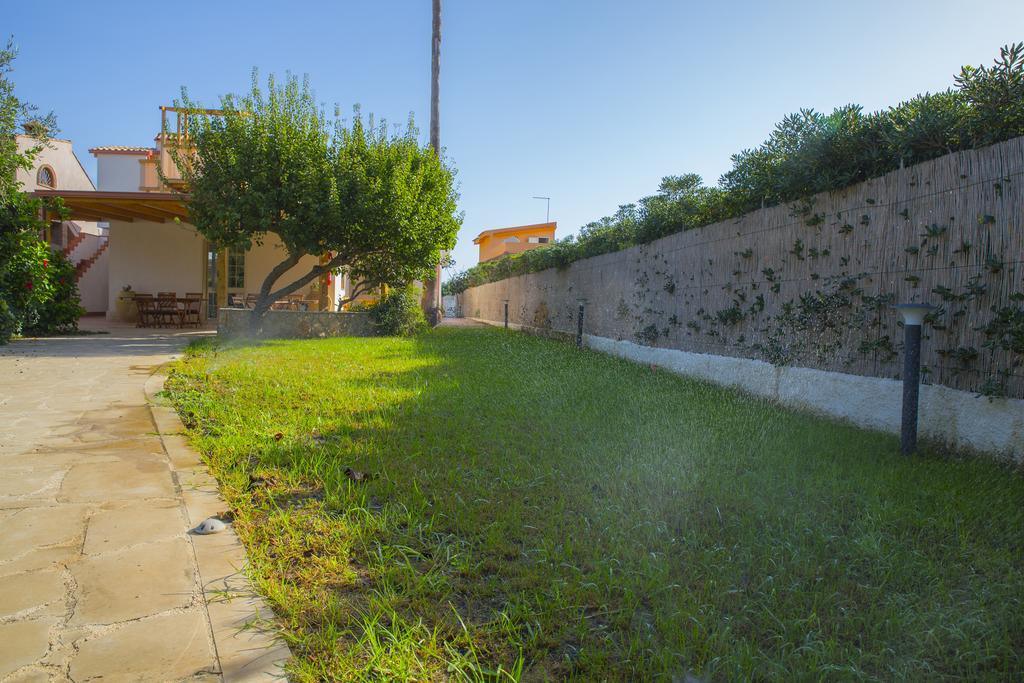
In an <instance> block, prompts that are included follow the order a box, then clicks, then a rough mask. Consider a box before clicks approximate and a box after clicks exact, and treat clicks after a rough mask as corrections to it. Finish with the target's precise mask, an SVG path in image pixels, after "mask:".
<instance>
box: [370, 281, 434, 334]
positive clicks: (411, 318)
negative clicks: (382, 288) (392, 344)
mask: <svg viewBox="0 0 1024 683" xmlns="http://www.w3.org/2000/svg"><path fill="white" fill-rule="evenodd" d="M370 312H371V313H372V314H373V320H374V325H375V327H376V329H377V332H378V333H379V334H383V335H393V336H399V337H407V336H409V335H412V334H416V333H417V332H422V331H423V330H425V329H426V328H427V318H426V316H425V315H424V314H423V308H422V307H421V306H420V301H419V288H417V287H414V286H412V285H407V286H405V287H396V288H394V289H392V290H390V291H389V292H388V294H387V295H386V296H385V297H384V298H383V299H381V300H380V301H379V302H378V303H376V304H374V305H373V307H372V308H371V309H370Z"/></svg>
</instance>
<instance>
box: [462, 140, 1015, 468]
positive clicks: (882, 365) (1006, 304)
mask: <svg viewBox="0 0 1024 683" xmlns="http://www.w3.org/2000/svg"><path fill="white" fill-rule="evenodd" d="M580 299H583V300H585V311H586V312H585V316H584V333H585V334H586V335H587V338H588V339H589V340H590V341H591V342H592V344H591V345H592V346H598V347H601V348H604V349H605V350H612V349H619V350H622V349H624V348H626V346H622V348H619V347H620V346H621V344H619V343H620V342H621V343H622V344H626V345H627V346H628V347H629V354H626V355H627V356H630V357H631V356H635V357H637V358H641V357H642V358H646V356H647V355H649V354H648V351H656V350H666V351H675V352H681V353H685V354H687V358H689V360H687V362H685V363H683V362H681V361H679V359H678V358H677V359H674V360H672V361H671V362H668V365H669V366H672V365H675V366H677V367H676V369H679V370H680V371H681V372H684V373H686V374H694V373H691V372H688V371H687V370H685V368H686V367H690V366H692V363H691V362H690V361H692V358H690V357H691V356H695V355H700V356H703V357H705V358H709V362H710V363H711V365H710V366H709V367H718V366H721V367H724V366H726V365H728V366H729V367H733V366H737V367H740V368H741V369H739V370H736V368H733V371H736V372H738V373H739V375H740V376H741V381H739V382H738V383H737V385H738V386H742V387H743V388H746V389H749V390H751V391H755V393H764V392H759V391H757V390H756V387H754V386H753V385H754V384H755V382H754V380H753V379H751V377H754V378H756V377H760V376H761V375H763V374H764V373H763V372H762V371H761V370H760V369H759V368H761V366H763V365H766V366H768V367H772V366H774V367H783V368H791V369H810V370H817V371H821V372H822V373H828V382H826V384H825V385H824V386H828V387H831V388H832V389H834V390H835V391H834V392H826V393H825V394H822V393H821V392H817V393H815V397H816V400H818V401H820V402H821V405H818V406H817V407H818V409H819V410H820V411H821V412H824V413H826V414H831V415H837V416H841V417H846V418H849V419H853V420H854V421H855V422H859V423H861V424H865V425H866V426H878V427H879V428H886V429H887V428H888V426H889V425H890V421H887V420H880V419H879V418H878V417H877V415H875V414H874V412H877V411H871V410H867V409H868V407H869V404H870V403H871V400H872V399H871V393H872V392H879V391H882V392H883V393H884V392H887V391H888V389H884V388H883V386H882V385H880V384H877V383H873V382H867V383H864V382H861V383H859V384H858V383H857V382H856V381H854V380H857V379H861V378H875V379H883V380H888V381H889V382H891V381H892V380H896V379H899V376H900V372H901V358H902V340H903V329H902V323H900V322H899V321H898V315H897V314H896V312H895V311H894V310H893V308H892V304H895V303H901V302H912V301H913V302H922V301H923V302H928V303H932V304H935V305H936V306H937V307H938V308H937V309H936V310H935V312H934V313H933V314H932V315H931V316H929V318H928V319H927V321H926V324H925V327H924V329H923V349H922V365H923V377H924V382H925V383H926V384H927V385H941V386H942V387H945V388H948V389H953V390H957V391H955V392H953V394H950V395H947V394H945V393H944V394H943V396H944V397H945V398H944V401H946V402H948V400H952V401H954V403H958V405H960V406H961V407H963V408H964V411H966V412H957V411H953V412H950V411H949V410H945V409H944V410H943V411H942V412H943V413H944V414H945V417H942V418H940V417H936V418H935V420H936V423H935V425H934V429H931V431H930V432H929V428H927V427H925V428H923V432H924V433H925V434H926V435H929V434H930V435H931V436H934V437H935V438H941V439H942V440H944V441H948V442H950V443H953V444H957V445H967V446H971V447H977V448H980V449H983V450H998V451H1001V452H1011V453H1014V454H1018V455H1024V401H1021V400H1019V399H1022V398H1024V367H1022V366H1024V353H1022V352H1021V349H1020V346H1019V344H1020V343H1021V339H1020V336H1019V335H1020V331H1019V329H1018V330H1017V332H1016V333H1014V332H1013V329H1014V325H1015V324H1017V325H1019V324H1020V321H1021V320H1024V318H1022V316H1024V138H1018V139H1015V140H1010V141H1008V142H1004V143H1000V144H998V145H993V146H992V147H988V148H985V149H981V150H971V151H966V152H960V153H956V154H951V155H948V156H945V157H942V158H939V159H935V160H933V161H930V162H926V163H923V164H919V165H917V166H913V167H910V168H906V169H901V170H898V171H894V172H892V173H889V174H887V175H886V176H883V177H881V178H876V179H873V180H870V181H867V182H864V183H861V184H859V185H855V186H853V187H850V188H847V189H846V190H843V191H841V192H833V193H824V194H821V195H817V196H815V197H812V198H810V199H809V200H807V201H805V202H800V203H797V204H794V205H790V206H777V207H771V208H767V209H762V210H760V211H755V212H753V213H750V214H747V215H746V216H743V217H741V218H739V219H736V220H730V221H726V222H722V223H717V224H714V225H709V226H706V227H704V228H701V229H697V230H691V231H687V232H683V233H678V234H675V235H670V236H668V237H665V238H662V239H660V240H657V241H655V242H652V243H650V244H646V245H642V246H638V247H633V248H630V249H626V250H623V251H619V252H613V253H609V254H602V255H600V256H595V257H593V258H590V259H585V260H582V261H577V262H575V263H572V264H570V265H569V266H567V267H565V268H557V269H549V270H545V271H541V272H537V273H530V274H526V275H521V276H517V277H513V278H509V279H506V280H502V281H499V282H493V283H489V284H485V285H481V286H479V287H474V288H470V289H468V290H467V291H465V292H464V293H463V294H461V295H460V302H459V304H460V307H461V310H462V312H463V315H465V316H466V317H469V318H475V319H479V320H483V321H487V322H492V323H496V324H501V323H502V322H503V317H504V301H505V300H508V302H509V322H510V324H511V326H512V327H517V328H518V327H523V328H526V329H532V330H534V331H541V332H558V333H565V334H569V335H573V336H574V335H575V332H576V325H577V310H578V307H579V300H580ZM1014 334H1016V335H1017V336H1014ZM645 349H646V351H645ZM655 355H656V354H655ZM669 355H671V354H669ZM714 358H719V359H722V362H721V363H719V362H717V361H714V360H713V359H714ZM731 360H742V361H745V362H741V363H738V364H737V363H730V362H726V361H731ZM757 361H762V363H761V364H760V365H756V366H755V365H754V364H753V363H755V362H757ZM645 362H646V360H645ZM719 369H721V368H719ZM733 371H730V372H733ZM715 372H716V371H709V372H708V373H707V377H706V378H708V379H711V380H712V381H717V380H716V377H715ZM750 373H752V374H750ZM702 376H704V375H702ZM773 376H774V375H773ZM851 376H853V377H851ZM730 377H731V375H730ZM744 377H745V378H746V379H743V378H744ZM843 377H850V380H851V381H850V382H847V383H844V382H843V380H842V378H843ZM822 378H824V374H823V375H822V376H821V377H819V378H818V379H822ZM746 380H750V381H746ZM723 383H734V382H732V379H729V380H728V381H727V382H723ZM748 384H749V385H750V386H746V385H748ZM846 384H849V386H848V387H846ZM886 386H887V385H886ZM844 387H845V388H844ZM847 390H849V391H853V392H855V393H854V394H849V395H846V396H843V395H841V394H842V392H843V391H847ZM979 394H983V395H984V396H982V397H980V398H979V396H978V395H979ZM765 395H773V396H774V395H775V394H773V393H772V392H767V393H766V394H765ZM949 396H953V397H954V398H953V399H949ZM776 397H777V398H779V399H780V400H783V401H784V402H789V403H793V404H794V405H795V404H798V403H801V402H800V401H797V400H796V399H797V398H798V397H796V396H790V397H789V399H792V400H789V399H787V398H786V396H776ZM947 399H948V400H947ZM1013 399H1018V400H1013ZM886 400H888V399H886ZM851 401H852V402H853V403H856V404H859V405H860V406H861V407H860V408H849V406H845V405H841V404H842V403H844V402H851ZM804 403H806V402H804ZM980 403H985V404H986V405H987V406H989V407H990V408H992V410H987V409H984V408H983V407H981V406H980ZM868 413H871V414H868ZM982 414H983V415H990V418H989V417H982V418H979V419H983V420H989V419H991V420H1002V421H1003V422H1002V423H1001V424H998V425H997V424H995V422H991V423H986V422H983V423H982V425H981V429H984V428H985V425H986V424H988V425H989V426H991V427H992V429H993V430H995V432H996V433H998V434H1000V435H1001V436H1000V437H999V438H998V439H997V441H998V444H994V443H990V442H984V443H981V442H978V441H977V440H976V439H973V438H972V439H965V438H964V437H961V436H958V434H959V432H961V431H963V424H961V428H960V429H959V430H958V428H957V427H956V425H955V424H954V425H952V426H951V425H948V424H947V425H945V426H943V425H940V424H938V422H940V421H941V420H947V421H948V420H950V419H960V418H958V417H957V416H960V417H961V418H962V419H963V420H969V419H975V417H976V416H977V415H982ZM936 415H938V413H936ZM1008 416H1009V417H1008ZM1006 420H1009V422H1007V421H1006ZM972 429H973V428H972ZM975 431H977V430H975ZM951 432H957V433H955V434H951Z"/></svg>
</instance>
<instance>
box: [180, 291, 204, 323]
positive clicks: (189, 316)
mask: <svg viewBox="0 0 1024 683" xmlns="http://www.w3.org/2000/svg"><path fill="white" fill-rule="evenodd" d="M202 313H203V295H202V294H200V293H197V292H191V293H189V294H186V295H185V302H184V305H183V306H182V308H181V317H180V324H181V326H182V327H184V326H185V325H194V326H195V327H197V328H198V327H199V326H200V325H201V324H202V323H203V317H202Z"/></svg>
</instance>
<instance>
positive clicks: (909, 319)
mask: <svg viewBox="0 0 1024 683" xmlns="http://www.w3.org/2000/svg"><path fill="white" fill-rule="evenodd" d="M893 308H895V309H896V310H897V311H899V312H900V315H902V316H903V324H904V325H921V324H922V323H924V317H925V316H926V315H928V314H929V313H931V312H932V311H933V310H935V307H934V306H932V305H931V304H896V305H895V306H893Z"/></svg>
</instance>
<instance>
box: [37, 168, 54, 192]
mask: <svg viewBox="0 0 1024 683" xmlns="http://www.w3.org/2000/svg"><path fill="white" fill-rule="evenodd" d="M36 182H37V183H38V184H40V185H42V186H43V187H52V188H56V187H57V175H56V174H55V173H54V172H53V169H52V168H50V167H49V166H40V167H39V172H38V173H36Z"/></svg>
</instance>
